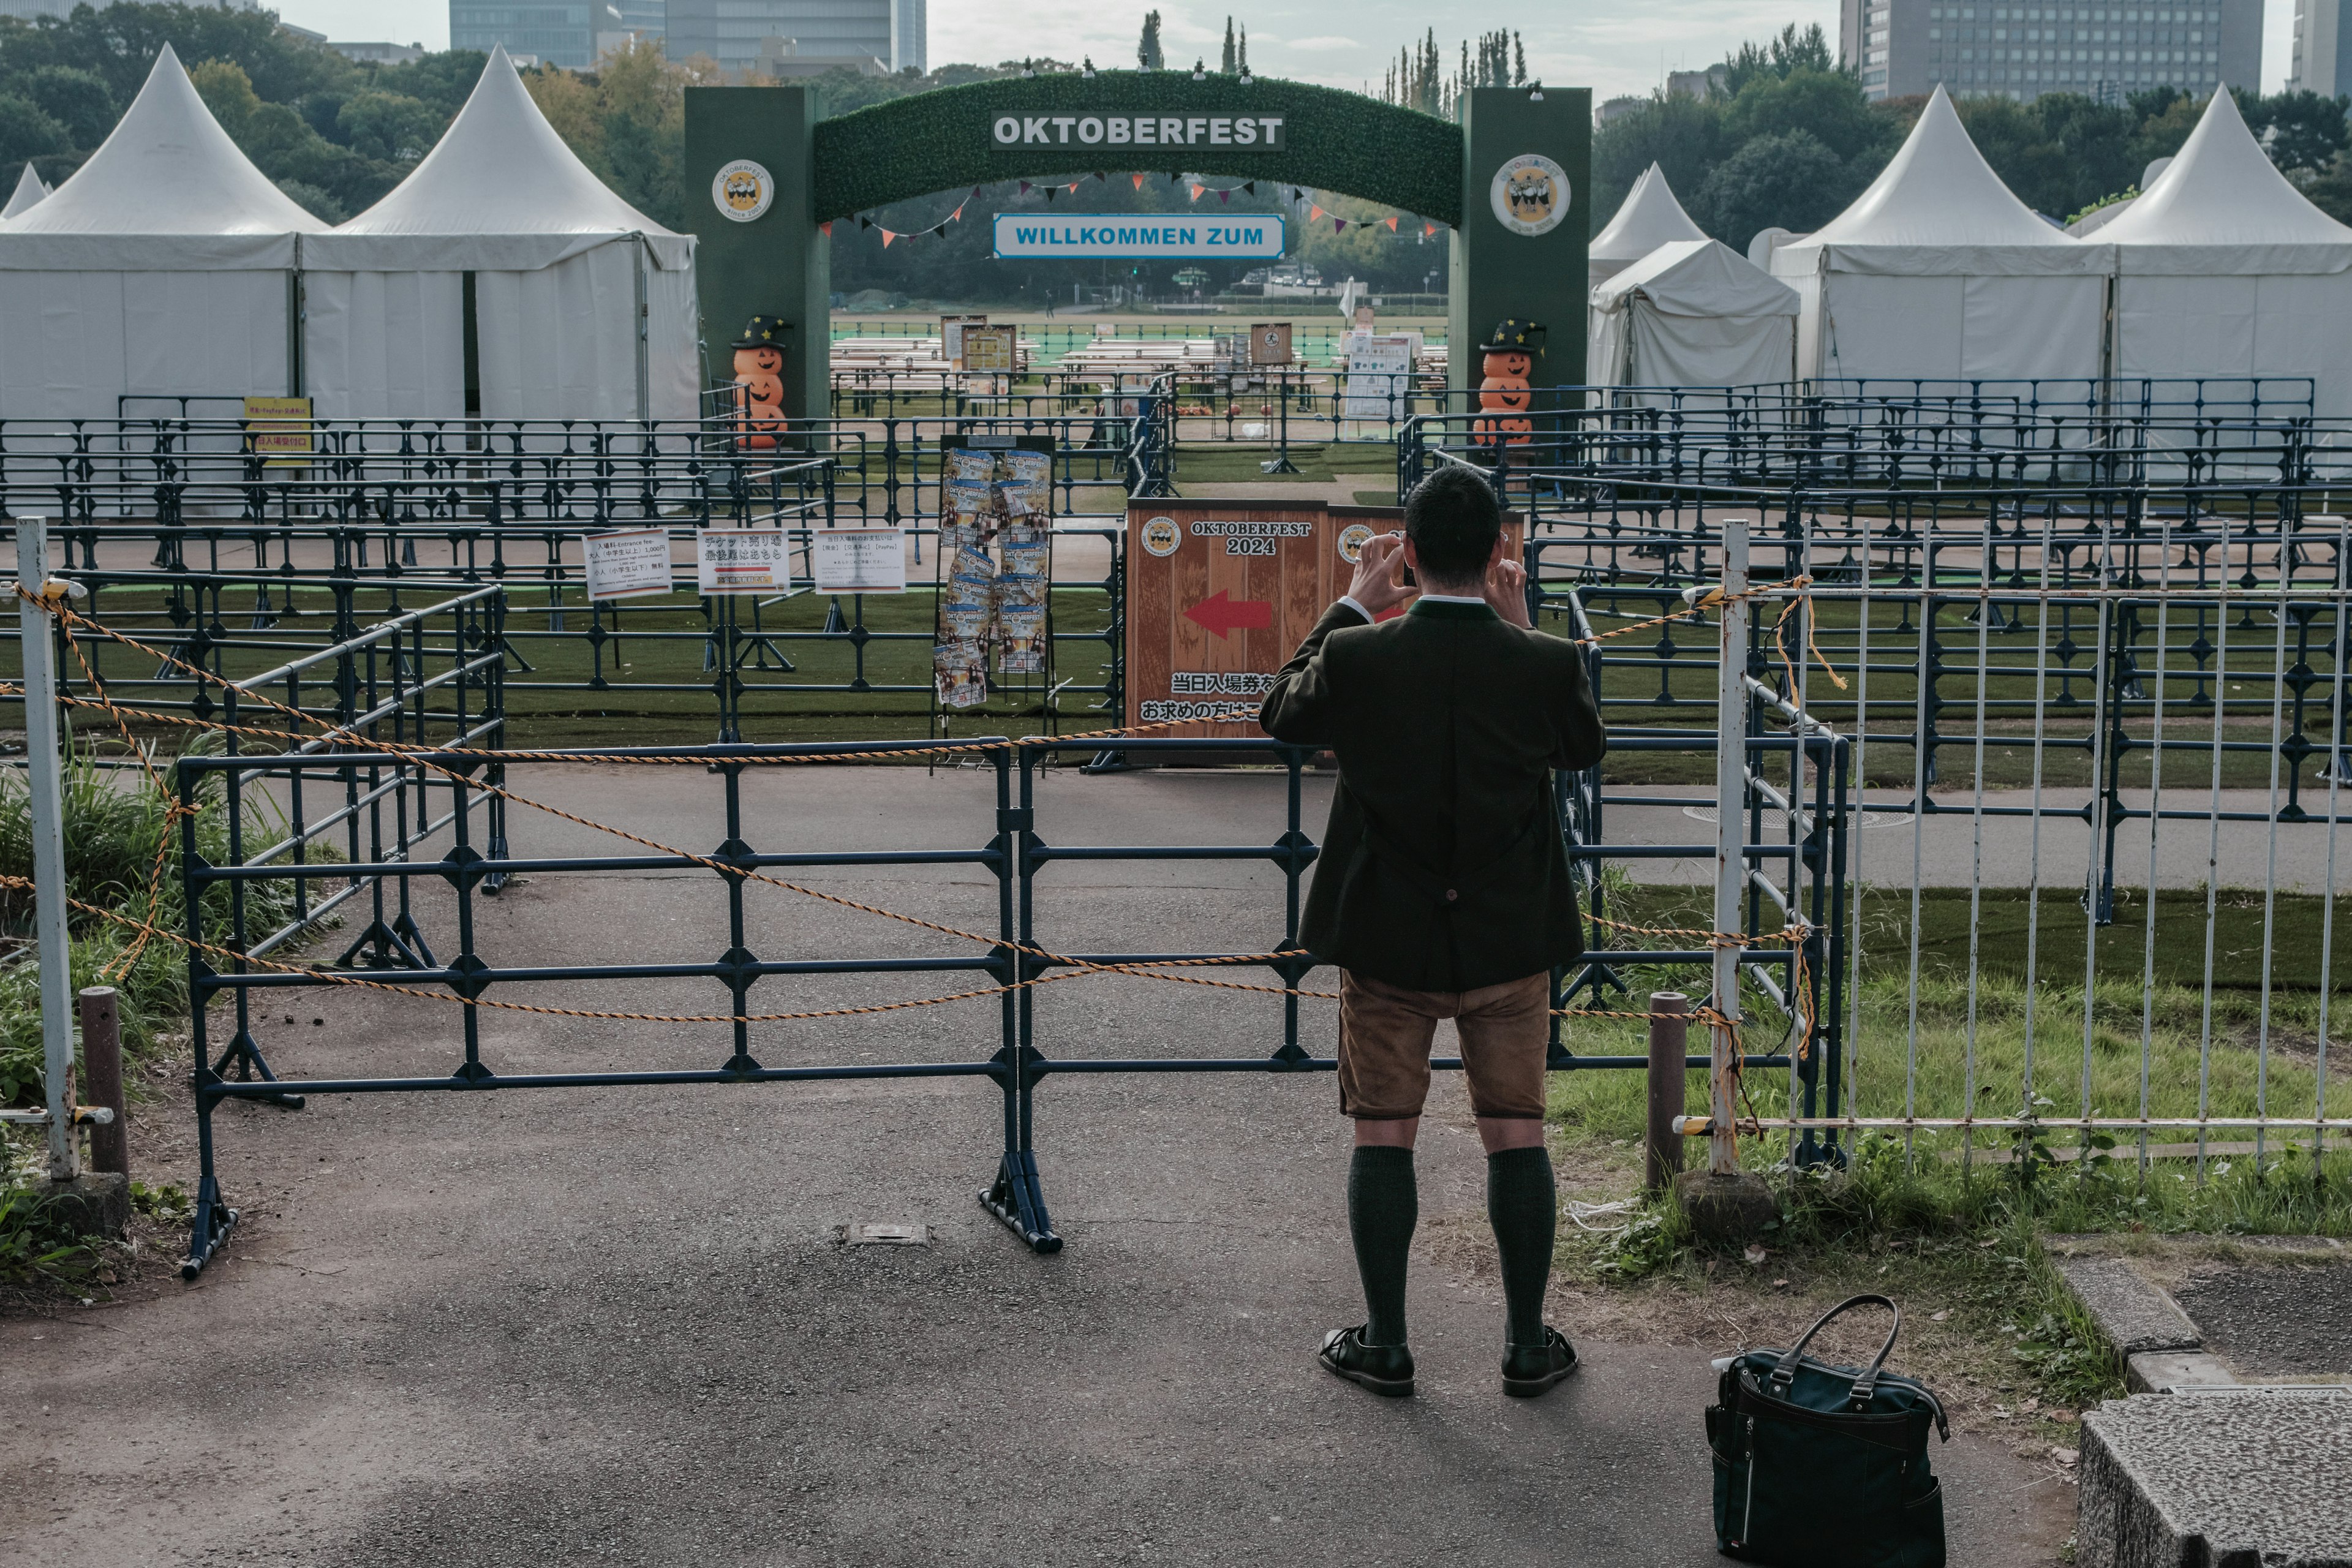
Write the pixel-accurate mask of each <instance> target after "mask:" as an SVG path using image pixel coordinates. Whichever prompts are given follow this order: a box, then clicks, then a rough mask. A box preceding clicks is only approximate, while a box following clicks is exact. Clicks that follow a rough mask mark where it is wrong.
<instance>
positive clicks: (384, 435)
mask: <svg viewBox="0 0 2352 1568" xmlns="http://www.w3.org/2000/svg"><path fill="white" fill-rule="evenodd" d="M270 434H271V432H270V431H268V429H266V428H265V427H262V426H251V427H248V426H246V425H244V424H243V423H241V422H236V421H212V422H205V421H198V420H160V419H158V420H133V421H116V422H110V423H105V424H101V423H99V422H79V423H76V424H71V425H70V426H65V425H56V424H40V425H31V424H27V423H26V422H21V421H18V422H8V423H5V424H0V523H5V522H6V521H13V519H15V518H16V517H19V516H47V518H49V519H50V521H51V531H52V533H53V535H54V536H55V537H56V538H57V539H58V541H60V545H59V564H60V565H61V566H63V567H65V568H67V569H69V570H71V571H73V572H74V573H75V574H76V578H77V580H78V581H79V582H81V583H83V584H85V585H86V586H87V587H88V588H89V590H90V591H91V594H92V595H93V596H92V599H91V600H90V601H89V605H86V606H85V608H86V610H88V611H89V614H90V615H91V616H92V617H93V618H95V619H99V620H100V621H102V622H103V623H105V624H107V625H109V626H119V627H121V629H123V630H126V631H131V632H135V633H137V634H139V635H140V636H141V637H142V640H146V641H151V642H154V643H157V644H159V645H164V646H170V647H173V648H174V649H175V650H176V651H178V652H179V653H180V654H182V655H183V656H184V657H186V658H190V659H191V660H192V661H194V662H199V663H205V664H206V666H207V668H215V669H218V668H236V669H237V671H238V672H239V673H253V672H256V671H257V670H258V669H260V668H266V667H267V666H268V665H272V664H277V663H282V662H284V661H285V660H287V659H288V658H293V657H296V655H297V654H299V652H301V651H304V650H308V649H313V648H317V647H323V646H327V645H329V644H331V643H334V642H339V641H342V640H346V639H348V638H349V637H351V636H352V633H353V631H354V628H355V627H356V626H359V625H361V624H364V622H365V621H366V620H367V619H368V618H370V617H372V616H377V615H387V614H398V613H401V612H402V611H403V610H404V608H405V607H406V606H409V605H415V603H416V596H417V595H418V594H419V593H420V592H421V593H425V594H431V595H438V594H439V593H441V592H442V590H443V587H444V585H446V584H482V583H497V584H501V585H503V586H504V587H505V588H506V590H507V616H506V623H505V631H504V634H503V635H504V637H505V644H506V647H507V650H508V654H509V676H510V678H511V680H512V696H513V698H514V700H515V701H516V712H517V715H518V717H522V718H526V719H529V720H530V721H534V722H537V723H541V724H543V725H544V724H552V725H555V726H557V727H559V728H573V729H576V728H578V727H580V726H582V725H585V724H589V723H593V722H602V721H609V720H612V719H637V720H640V721H648V722H651V723H653V724H655V725H656V727H660V726H664V725H668V726H682V727H683V731H684V732H683V733H680V732H679V731H678V730H677V728H673V729H672V730H671V731H670V732H671V733H672V734H674V735H677V738H700V737H701V736H704V735H708V734H710V733H712V732H714V731H715V732H716V733H717V734H719V736H720V737H721V738H732V737H735V736H739V735H740V733H741V732H742V725H743V723H744V722H745V721H747V720H758V719H761V718H784V717H788V716H805V717H810V718H815V719H825V718H842V717H861V718H868V719H872V718H877V717H895V718H896V720H897V721H899V722H902V723H909V724H912V725H913V726H914V727H915V728H916V729H917V730H921V729H923V728H925V727H927V726H929V725H930V724H931V723H933V722H934V721H935V720H936V715H935V713H934V710H933V708H932V703H931V699H930V692H931V679H930V649H931V643H932V628H933V625H934V618H935V617H934V614H933V605H932V597H933V594H934V593H935V590H936V585H937V579H938V577H939V575H940V565H939V563H938V560H937V555H938V552H937V549H936V547H935V545H936V537H937V531H938V523H939V519H940V509H941V507H942V505H943V503H944V502H945V500H946V496H947V491H946V488H945V483H944V478H943V469H944V467H945V464H946V459H945V458H944V455H943V454H944V452H945V450H947V449H948V448H949V447H952V446H953V445H956V444H959V443H971V442H979V443H982V444H986V443H988V442H991V441H996V440H1005V439H1017V438H1020V437H1039V436H1042V437H1047V438H1049V440H1050V442H1051V444H1052V446H1053V447H1054V452H1055V470H1054V473H1055V499H1056V510H1057V519H1056V521H1057V527H1056V531H1055V552H1054V553H1055V592H1054V594H1053V595H1052V604H1051V609H1050V612H1049V613H1050V614H1051V616H1053V623H1052V625H1051V626H1050V628H1049V629H1050V631H1051V641H1052V644H1053V647H1054V649H1055V653H1056V654H1057V655H1058V656H1059V658H1057V659H1056V661H1055V672H1056V673H1055V679H1054V680H1053V681H1052V682H1050V683H1049V685H1048V686H1047V688H1046V689H1045V692H1044V694H1043V697H1042V699H1040V698H1039V697H1037V696H1035V695H1034V694H1027V693H1024V692H1019V691H1007V692H1005V693H1003V694H1002V695H1001V696H1000V699H999V700H997V701H995V702H993V703H992V705H991V708H990V709H989V710H984V711H985V712H987V713H988V714H991V715H992V716H995V717H998V718H1006V717H1016V716H1019V713H1020V710H1021V709H1022V707H1023V705H1024V702H1025V704H1026V706H1027V708H1028V709H1029V710H1031V711H1030V716H1031V717H1032V718H1034V719H1036V720H1038V721H1041V722H1043V723H1044V724H1045V726H1047V727H1049V728H1050V727H1052V726H1054V725H1055V724H1058V723H1059V722H1060V721H1061V720H1062V718H1063V716H1064V715H1065V714H1066V713H1068V712H1073V711H1086V712H1097V711H1102V710H1109V711H1113V712H1115V711H1116V710H1117V709H1118V704H1119V702H1120V691H1119V682H1118V658H1117V654H1118V647H1119V641H1120V639H1119V634H1118V614H1117V604H1118V591H1119V584H1120V580H1121V568H1120V558H1119V552H1120V549H1121V543H1122V541H1121V537H1120V536H1121V528H1120V526H1119V523H1120V521H1121V520H1120V519H1119V517H1118V513H1119V511H1120V510H1121V509H1122V508H1123V506H1124V504H1125V499H1126V497H1127V495H1128V494H1129V492H1130V490H1134V491H1137V492H1139V493H1150V491H1151V489H1152V486H1153V485H1154V484H1155V483H1159V484H1160V485H1161V486H1162V488H1164V484H1165V470H1166V458H1165V450H1164V440H1163V432H1162V426H1161V422H1160V421H1159V420H1158V418H1157V417H1156V416H1150V415H1148V414H1147V416H1140V417H1137V418H1133V419H1128V420H1124V421H1119V422H1117V423H1116V424H1115V426H1105V425H1103V424H1102V423H1101V422H1099V421H1093V420H1084V419H1079V418H1076V417H1072V416H1060V417H1046V416H1037V417H1034V418H1029V417H1023V418H995V419H986V418H962V419H917V418H896V417H893V418H886V419H882V420H878V421H843V422H833V421H814V422H802V423H798V424H795V425H794V426H792V427H791V428H789V429H788V430H787V431H786V432H785V433H784V434H783V436H782V437H780V439H781V441H782V445H780V446H778V447H772V448H753V447H748V446H746V445H744V444H742V443H740V442H738V441H737V440H735V439H734V437H733V436H732V435H731V434H730V430H729V427H728V426H725V425H724V424H718V425H712V426H679V427H674V428H673V427H667V426H658V425H641V424H627V425H605V426H589V425H564V426H555V425H545V426H520V425H492V424H486V423H485V422H480V421H469V422H462V423H460V422H448V423H444V424H436V423H433V422H426V421H407V422H401V423H398V424H395V425H351V426H345V425H339V424H335V423H333V422H320V424H319V425H318V426H316V427H315V428H313V429H311V430H310V432H309V433H308V438H310V439H311V440H313V441H314V443H315V445H316V447H317V448H318V450H317V451H316V452H315V453H312V454H308V455H306V460H305V461H303V462H302V463H300V464H288V463H285V462H283V461H281V460H279V459H278V458H273V457H272V456H271V455H270V454H269V453H268V451H267V450H265V449H264V445H265V438H266V437H268V436H269V435H270ZM1155 476H1157V479H1155ZM1097 518H1099V519H1100V520H1101V521H1095V520H1096V519H1097ZM646 525H656V526H662V527H666V528H667V529H668V530H670V531H671V534H672V537H673V553H674V555H675V556H677V558H678V560H679V563H680V567H681V577H680V581H679V583H678V585H677V590H676V591H675V592H673V593H672V594H671V595H667V596H659V597H652V598H646V599H636V600H630V601H625V602H620V603H607V604H604V605H589V604H588V603H587V602H586V597H585V587H584V581H583V563H582V556H581V551H582V546H581V543H580V540H581V537H582V535H583V534H585V533H590V532H594V531H603V530H605V529H609V528H616V527H630V526H646ZM876 525H888V526H895V527H898V528H901V529H903V530H904V531H906V533H907V535H908V542H909V548H910V551H911V554H912V560H911V562H910V566H909V587H910V593H909V594H908V595H907V596H905V597H903V598H868V597H865V596H849V597H845V598H840V599H833V598H828V597H826V596H824V595H817V594H816V593H815V592H814V579H813V576H812V574H811V571H810V567H811V561H810V547H811V541H812V539H813V536H814V533H815V532H816V531H820V530H822V529H825V528H831V527H848V526H876ZM728 527H768V528H776V527H782V528H784V529H787V530H789V531H791V532H792V533H793V536H794V539H795V542H796V544H797V549H796V552H795V555H794V563H795V570H794V572H793V574H792V577H791V581H790V582H789V584H788V585H786V586H784V587H783V588H782V589H781V590H780V591H779V592H778V593H776V594H774V595H766V596H762V597H759V598H751V599H742V598H737V597H732V596H707V595H699V594H698V592H697V591H696V587H695V584H694V579H693V567H692V560H693V536H694V534H695V533H696V532H697V531H699V530H703V529H709V528H728ZM91 652H92V657H93V658H94V659H95V660H96V661H97V663H98V668H97V670H96V672H95V676H94V677H92V678H94V679H105V680H114V679H130V680H138V681H142V682H144V683H146V688H145V689H143V690H142V696H144V697H146V698H147V699H149V700H154V701H162V700H166V699H167V697H169V696H171V693H169V692H168V691H166V690H165V689H164V688H165V687H169V686H171V685H173V684H175V683H176V684H179V685H181V686H182V688H183V689H181V690H180V691H179V692H178V694H177V700H182V701H185V700H193V698H194V695H195V693H194V689H193V688H187V687H185V685H184V682H183V681H181V680H180V679H179V677H178V676H177V675H176V673H175V672H174V671H173V670H172V669H170V668H153V669H131V668H126V667H125V665H124V663H123V661H122V660H121V657H120V653H119V650H107V649H98V648H93V649H92V650H91ZM5 658H6V654H5V650H0V659H5ZM223 661H226V664H225V663H224V662H223ZM83 673H84V672H82V671H81V670H80V669H79V668H77V667H76V665H75V664H74V662H73V661H71V660H68V661H67V663H66V665H65V674H66V675H67V677H68V679H76V678H81V677H82V676H83ZM1038 710H1042V711H1038Z"/></svg>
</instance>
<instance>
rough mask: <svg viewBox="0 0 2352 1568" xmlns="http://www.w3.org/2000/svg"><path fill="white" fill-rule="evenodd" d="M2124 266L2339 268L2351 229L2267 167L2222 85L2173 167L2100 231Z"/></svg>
mask: <svg viewBox="0 0 2352 1568" xmlns="http://www.w3.org/2000/svg"><path fill="white" fill-rule="evenodd" d="M2099 237H2100V239H2102V240H2103V241H2105V242H2107V243H2109V244H2112V245H2114V246H2116V247H2117V262H2118V265H2119V266H2120V267H2121V268H2122V270H2124V271H2126V272H2171V273H2197V274H2204V275H2211V274H2217V273H2218V274H2225V275H2240V276H2242V275H2249V274H2264V273H2296V272H2342V271H2345V270H2347V268H2352V228H2347V227H2346V226H2344V225H2342V224H2340V223H2337V222H2336V220H2335V219H2334V218H2332V217H2329V216H2327V215H2326V213H2324V212H2321V211H2320V210H2319V209H2318V208H2317V207H2315V206H2313V205H2311V203H2310V202H2308V201H2307V200H2305V198H2304V195H2303V193H2302V192H2300V191H2298V190H2296V189H2295V188H2294V186H2293V185H2291V184H2288V183H2287V180H2286V176H2285V175H2284V174H2280V173H2279V172H2278V170H2277V169H2276V168H2275V167H2273V165H2272V163H2271V161H2270V159H2269V157H2268V156H2267V155H2265V154H2264V153H2263V149H2262V146H2261V144H2260V143H2259V142H2256V141H2255V140H2254V137H2253V132H2250V131H2248V130H2247V129H2246V122H2245V121H2244V120H2243V119H2242V118H2241V117H2240V115H2239V113H2238V104H2237V100H2235V99H2234V98H2232V97H2231V95H2230V94H2229V92H2228V91H2227V90H2226V89H2225V90H2222V91H2218V92H2216V93H2214V95H2213V100H2212V102H2210V104H2208V105H2206V108H2205V114H2204V117H2203V118H2202V119H2200V120H2199V121H2198V122H2197V129H2196V130H2195V131H2193V132H2190V133H2189V141H2188V142H2187V143H2186V144H2185V145H2184V146H2182V148H2181V149H2180V152H2179V155H2178V156H2176V157H2175V158H2174V159H2173V161H2172V163H2171V166H2170V167H2168V168H2167V169H2166V170H2165V171H2164V173H2163V174H2159V175H2158V176H2157V178H2156V180H2155V182H2154V183H2153V184H2150V185H2149V186H2148V188H2147V190H2146V191H2145V192H2143V193H2142V194H2141V195H2140V197H2139V199H2138V200H2137V201H2135V202H2133V203H2132V204H2131V205H2130V207H2129V208H2128V209H2127V210H2126V211H2125V212H2123V213H2121V214H2120V215H2118V216H2116V219H2115V221H2114V222H2112V223H2109V224H2108V225H2106V226H2105V227H2104V228H2102V229H2101V230H2100V231H2099Z"/></svg>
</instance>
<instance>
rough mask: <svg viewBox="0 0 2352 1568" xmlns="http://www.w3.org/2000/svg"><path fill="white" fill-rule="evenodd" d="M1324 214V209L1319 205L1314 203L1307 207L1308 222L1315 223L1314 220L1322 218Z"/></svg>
mask: <svg viewBox="0 0 2352 1568" xmlns="http://www.w3.org/2000/svg"><path fill="white" fill-rule="evenodd" d="M1321 216H1323V209H1322V208H1321V207H1319V206H1314V205H1309V206H1308V207H1307V222H1308V223H1313V222H1315V221H1316V220H1317V219H1318V218H1320V217H1321Z"/></svg>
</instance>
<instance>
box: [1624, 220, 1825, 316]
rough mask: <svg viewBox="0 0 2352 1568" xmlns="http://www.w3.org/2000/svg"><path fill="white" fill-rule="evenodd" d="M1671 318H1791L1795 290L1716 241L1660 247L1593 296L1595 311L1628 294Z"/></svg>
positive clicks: (1795, 306)
mask: <svg viewBox="0 0 2352 1568" xmlns="http://www.w3.org/2000/svg"><path fill="white" fill-rule="evenodd" d="M1635 293H1638V294H1640V295H1641V296H1642V297H1643V300H1647V301H1648V302H1649V305H1650V307H1651V309H1653V310H1660V311H1663V312H1664V313H1665V314H1667V315H1670V316H1705V317H1722V318H1736V317H1746V316H1793V315H1795V314H1796V313H1797V309H1798V305H1799V300H1798V298H1797V291H1796V290H1795V289H1791V288H1790V287H1789V286H1788V285H1787V284H1786V283H1783V282H1781V281H1780V280H1779V279H1775V278H1773V277H1771V276H1770V275H1769V274H1768V273H1766V272H1765V271H1764V269H1763V268H1759V267H1758V266H1757V265H1756V264H1755V263H1754V262H1752V261H1750V260H1748V258H1746V257H1744V256H1742V255H1740V254H1739V253H1738V251H1736V250H1734V249H1732V248H1731V247H1729V246H1727V245H1725V244H1724V243H1722V242H1721V241H1720V240H1713V239H1678V240H1675V242H1674V243H1672V244H1671V245H1662V246H1660V247H1657V248H1656V249H1655V250H1653V251H1652V252H1650V254H1649V255H1647V256H1645V257H1643V258H1642V259H1641V260H1639V261H1637V262H1635V263H1633V266H1631V267H1628V268H1625V270H1624V271H1622V272H1620V273H1619V274H1617V276H1616V277H1614V278H1612V279H1609V281H1607V282H1606V283H1603V284H1601V286H1600V287H1599V288H1597V289H1593V291H1592V308H1593V309H1594V310H1609V309H1611V308H1612V307H1613V306H1614V305H1615V304H1616V303H1617V302H1618V301H1619V300H1622V299H1623V298H1624V297H1625V296H1626V295H1628V294H1635Z"/></svg>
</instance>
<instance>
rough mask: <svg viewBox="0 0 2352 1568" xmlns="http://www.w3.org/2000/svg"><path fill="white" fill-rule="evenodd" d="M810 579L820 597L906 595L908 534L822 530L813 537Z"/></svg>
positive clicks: (887, 530) (886, 530)
mask: <svg viewBox="0 0 2352 1568" xmlns="http://www.w3.org/2000/svg"><path fill="white" fill-rule="evenodd" d="M809 575H810V576H811V577H812V578H814V580H815V584H816V591H817V592H818V593H820V594H903V593H905V592H906V591H907V531H906V530H905V529H903V528H821V529H818V530H816V531H814V532H812V533H811V534H810V535H809Z"/></svg>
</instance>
